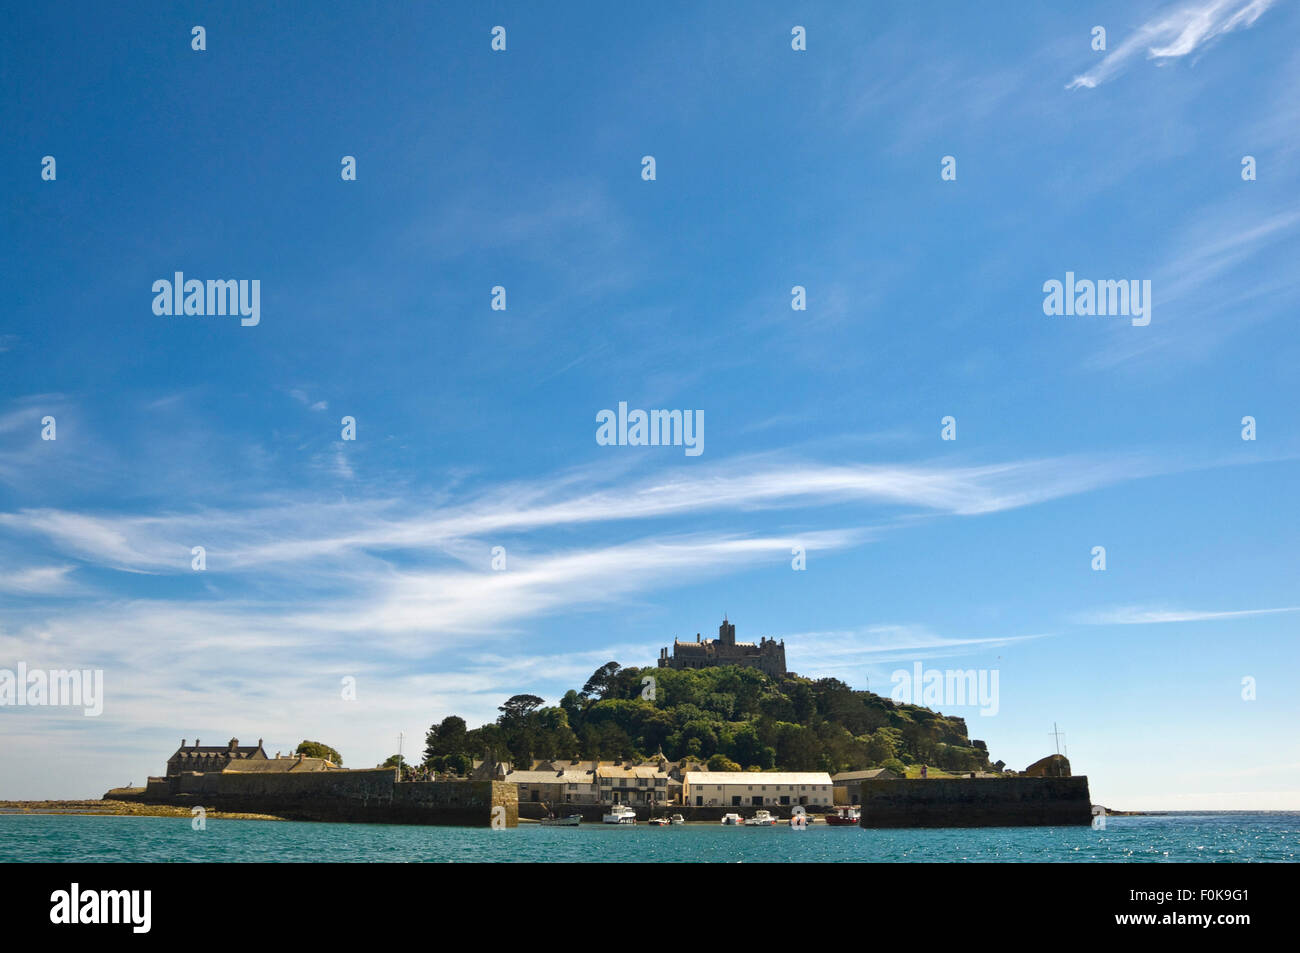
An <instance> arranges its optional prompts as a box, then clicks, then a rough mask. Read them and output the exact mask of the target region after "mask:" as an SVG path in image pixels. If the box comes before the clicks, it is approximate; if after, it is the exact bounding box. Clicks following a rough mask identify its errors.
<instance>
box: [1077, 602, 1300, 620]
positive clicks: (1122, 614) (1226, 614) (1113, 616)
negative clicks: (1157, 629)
mask: <svg viewBox="0 0 1300 953" xmlns="http://www.w3.org/2000/svg"><path fill="white" fill-rule="evenodd" d="M1286 612H1300V606H1284V607H1282V608H1278V609H1232V610H1227V611H1214V612H1206V611H1201V610H1196V609H1168V608H1150V607H1146V608H1144V607H1140V606H1121V607H1118V608H1113V609H1104V610H1101V611H1097V612H1089V613H1084V614H1081V615H1078V616H1076V617H1075V619H1074V621H1075V622H1077V623H1079V624H1081V625H1159V624H1162V623H1168V622H1214V621H1218V620H1222V619H1246V618H1249V617H1251V616H1259V615H1279V614H1282V613H1286Z"/></svg>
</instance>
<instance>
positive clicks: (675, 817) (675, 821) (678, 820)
mask: <svg viewBox="0 0 1300 953" xmlns="http://www.w3.org/2000/svg"><path fill="white" fill-rule="evenodd" d="M668 823H669V824H685V823H686V818H684V817H682V816H681V815H680V814H674V815H673V816H672V817H670V818H669V819H668Z"/></svg>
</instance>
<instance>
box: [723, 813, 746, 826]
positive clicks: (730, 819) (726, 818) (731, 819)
mask: <svg viewBox="0 0 1300 953" xmlns="http://www.w3.org/2000/svg"><path fill="white" fill-rule="evenodd" d="M742 823H743V822H742V821H741V819H740V815H739V814H723V815H722V826H723V827H739V826H740V825H741V824H742Z"/></svg>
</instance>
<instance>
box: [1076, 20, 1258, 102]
mask: <svg viewBox="0 0 1300 953" xmlns="http://www.w3.org/2000/svg"><path fill="white" fill-rule="evenodd" d="M1273 2H1274V0H1209V2H1201V3H1187V4H1183V5H1181V6H1179V7H1178V8H1177V9H1172V10H1170V11H1168V12H1167V13H1164V14H1162V15H1161V16H1158V17H1156V18H1155V19H1152V20H1149V21H1147V22H1146V23H1144V24H1143V25H1142V26H1141V27H1139V28H1138V30H1137V32H1135V33H1134V34H1133V35H1132V36H1129V37H1127V38H1126V39H1125V40H1124V41H1123V42H1122V43H1120V45H1119V46H1117V47H1115V49H1114V50H1112V51H1111V52H1109V53H1107V54H1106V56H1105V58H1104V59H1103V60H1102V61H1101V62H1100V63H1098V64H1097V65H1096V66H1094V67H1093V68H1092V69H1090V70H1088V71H1087V72H1085V73H1082V74H1080V75H1078V76H1076V77H1075V78H1074V79H1073V80H1071V81H1070V83H1069V85H1067V86H1066V89H1080V88H1084V89H1093V88H1095V87H1096V86H1098V85H1100V84H1101V83H1104V82H1106V81H1107V80H1109V79H1113V78H1114V77H1115V76H1117V75H1118V74H1119V73H1120V72H1122V71H1123V69H1124V68H1125V66H1126V65H1127V64H1128V63H1129V61H1131V60H1132V59H1133V58H1134V57H1136V56H1138V55H1140V54H1142V53H1143V52H1145V53H1146V58H1147V59H1148V60H1153V61H1155V62H1156V64H1157V65H1163V64H1164V63H1167V62H1169V61H1170V60H1174V59H1181V58H1182V57H1185V56H1189V55H1191V54H1192V53H1195V52H1196V51H1197V50H1199V49H1201V48H1202V47H1204V46H1205V45H1206V44H1207V43H1209V42H1211V41H1212V40H1214V39H1215V38H1216V37H1219V36H1222V35H1224V34H1226V33H1231V32H1233V31H1234V30H1239V29H1249V28H1250V27H1251V26H1254V24H1255V21H1256V20H1258V19H1259V18H1260V17H1261V16H1262V15H1263V14H1264V12H1265V11H1266V10H1268V8H1269V7H1271V6H1272V5H1273Z"/></svg>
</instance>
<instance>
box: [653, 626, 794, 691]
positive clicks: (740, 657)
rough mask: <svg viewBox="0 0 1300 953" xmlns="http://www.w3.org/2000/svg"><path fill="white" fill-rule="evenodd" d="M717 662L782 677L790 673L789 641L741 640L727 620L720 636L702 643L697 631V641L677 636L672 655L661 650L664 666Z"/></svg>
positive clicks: (697, 666)
mask: <svg viewBox="0 0 1300 953" xmlns="http://www.w3.org/2000/svg"><path fill="white" fill-rule="evenodd" d="M716 665H741V666H744V667H746V668H756V669H758V670H759V671H760V672H762V673H763V674H765V675H771V676H773V677H774V678H781V677H783V676H784V675H785V674H786V667H785V641H784V640H782V641H780V642H777V641H776V640H775V639H769V638H761V639H759V641H758V643H757V644H755V643H754V642H737V641H736V627H735V626H734V625H733V624H732V623H730V622H728V621H727V620H726V619H723V620H722V625H720V626H718V637H717V638H716V639H705V640H704V641H702V642H701V641H700V636H699V634H698V633H696V636H695V641H694V642H682V641H681V640H680V639H673V653H672V655H669V654H668V649H667V648H663V649H660V650H659V667H660V668H676V669H684V668H712V667H714V666H716Z"/></svg>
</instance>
